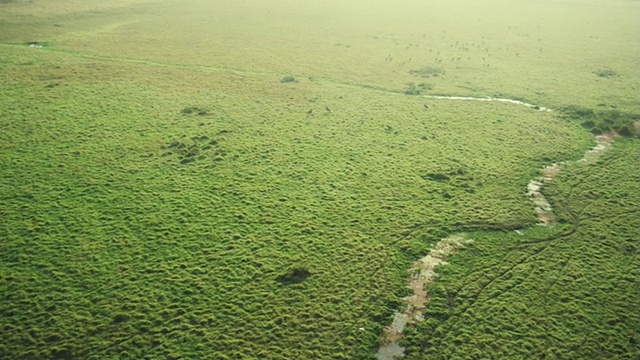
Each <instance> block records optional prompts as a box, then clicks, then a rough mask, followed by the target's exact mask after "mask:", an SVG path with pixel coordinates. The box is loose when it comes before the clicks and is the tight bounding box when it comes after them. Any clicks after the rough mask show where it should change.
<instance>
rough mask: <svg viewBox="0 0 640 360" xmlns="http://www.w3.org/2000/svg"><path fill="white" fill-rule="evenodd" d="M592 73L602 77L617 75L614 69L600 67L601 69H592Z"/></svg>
mask: <svg viewBox="0 0 640 360" xmlns="http://www.w3.org/2000/svg"><path fill="white" fill-rule="evenodd" d="M593 73H594V74H596V75H598V76H599V77H603V78H610V77H615V76H618V73H617V72H615V71H614V70H611V69H601V70H598V71H594V72H593Z"/></svg>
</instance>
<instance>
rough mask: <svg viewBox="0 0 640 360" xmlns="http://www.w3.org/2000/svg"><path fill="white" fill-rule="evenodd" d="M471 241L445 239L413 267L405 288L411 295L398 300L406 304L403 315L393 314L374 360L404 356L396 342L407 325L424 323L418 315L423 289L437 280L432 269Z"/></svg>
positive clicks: (423, 303) (424, 298)
mask: <svg viewBox="0 0 640 360" xmlns="http://www.w3.org/2000/svg"><path fill="white" fill-rule="evenodd" d="M471 241H472V240H471V239H467V238H465V237H464V235H452V236H449V237H447V238H444V239H442V240H440V241H439V242H438V243H437V244H436V245H435V246H434V247H433V248H432V249H431V250H429V253H428V254H427V255H426V256H425V257H423V258H422V259H420V260H418V261H416V262H415V263H413V266H411V270H410V273H411V276H410V278H409V287H410V288H411V289H412V290H413V294H412V295H409V296H407V297H405V298H403V299H402V300H403V301H404V303H405V304H406V307H405V310H404V312H396V313H395V315H394V317H393V322H392V323H391V324H390V325H389V326H387V327H386V328H385V329H384V331H383V334H382V346H381V347H380V349H378V353H377V356H378V359H380V360H393V358H394V356H398V355H402V354H403V353H404V348H403V347H401V346H400V345H399V344H398V340H399V339H400V337H402V332H403V331H404V328H405V327H406V326H407V325H408V324H415V323H416V322H419V321H422V320H424V318H423V315H422V311H423V310H424V307H425V306H426V304H427V301H428V299H429V294H427V287H428V286H429V284H431V283H432V282H433V281H434V280H435V279H436V277H437V276H438V275H437V274H436V271H435V267H436V266H438V265H439V266H442V265H446V264H447V262H446V261H445V260H446V259H447V257H448V256H449V255H450V254H452V253H454V252H455V251H456V249H459V248H460V247H462V246H464V244H467V243H469V242H471Z"/></svg>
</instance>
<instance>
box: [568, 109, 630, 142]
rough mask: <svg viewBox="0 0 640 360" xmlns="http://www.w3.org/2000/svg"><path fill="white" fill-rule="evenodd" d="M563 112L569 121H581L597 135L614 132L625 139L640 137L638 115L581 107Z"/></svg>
mask: <svg viewBox="0 0 640 360" xmlns="http://www.w3.org/2000/svg"><path fill="white" fill-rule="evenodd" d="M562 112H563V113H564V116H565V117H566V118H567V119H571V120H576V121H579V122H580V124H581V125H582V126H583V127H585V128H587V129H589V131H591V132H592V133H593V134H595V135H600V134H604V133H608V132H611V131H614V132H616V133H618V134H620V135H622V136H625V137H638V136H640V126H639V124H640V116H639V115H638V114H637V113H635V114H634V113H631V114H629V113H622V112H620V111H618V110H616V109H606V110H592V109H587V108H581V107H579V106H567V107H565V108H564V109H562Z"/></svg>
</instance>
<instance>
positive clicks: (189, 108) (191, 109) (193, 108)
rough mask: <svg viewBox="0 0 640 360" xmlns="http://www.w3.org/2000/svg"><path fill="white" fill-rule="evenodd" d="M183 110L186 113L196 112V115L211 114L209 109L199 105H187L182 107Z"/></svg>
mask: <svg viewBox="0 0 640 360" xmlns="http://www.w3.org/2000/svg"><path fill="white" fill-rule="evenodd" d="M181 112H182V113H183V114H184V115H191V114H195V115H199V116H204V115H208V114H209V110H207V109H205V108H201V107H198V106H187V107H185V108H184V109H182V111H181Z"/></svg>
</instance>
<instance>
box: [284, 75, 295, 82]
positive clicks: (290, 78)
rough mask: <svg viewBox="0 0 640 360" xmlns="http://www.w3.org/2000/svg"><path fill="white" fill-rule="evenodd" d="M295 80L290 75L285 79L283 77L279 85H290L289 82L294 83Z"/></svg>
mask: <svg viewBox="0 0 640 360" xmlns="http://www.w3.org/2000/svg"><path fill="white" fill-rule="evenodd" d="M295 81H296V78H295V77H293V76H291V75H287V76H285V77H283V78H282V79H280V82H281V83H290V82H295Z"/></svg>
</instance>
